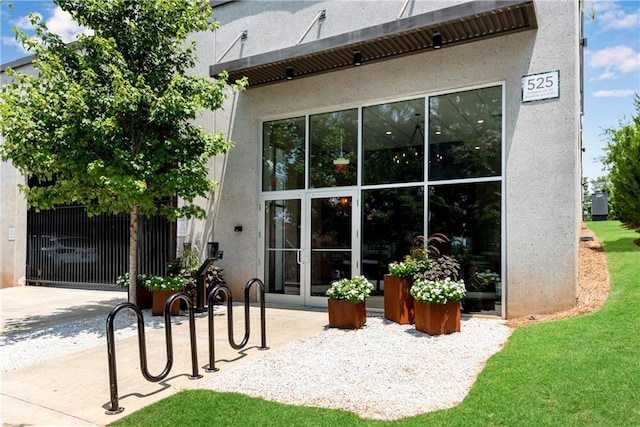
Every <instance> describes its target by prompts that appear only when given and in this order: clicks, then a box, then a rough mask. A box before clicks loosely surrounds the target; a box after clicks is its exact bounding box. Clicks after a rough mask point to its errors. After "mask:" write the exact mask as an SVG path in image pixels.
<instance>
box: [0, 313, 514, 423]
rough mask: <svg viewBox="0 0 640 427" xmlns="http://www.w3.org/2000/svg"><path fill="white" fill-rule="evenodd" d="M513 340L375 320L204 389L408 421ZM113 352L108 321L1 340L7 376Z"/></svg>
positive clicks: (126, 323) (129, 323) (492, 324)
mask: <svg viewBox="0 0 640 427" xmlns="http://www.w3.org/2000/svg"><path fill="white" fill-rule="evenodd" d="M143 312H144V319H145V324H146V327H145V329H146V330H149V329H160V328H163V327H164V317H163V316H151V313H150V310H144V311H143ZM183 320H184V319H182V318H180V317H178V318H174V319H173V321H174V322H176V323H179V322H181V321H183ZM114 329H115V335H116V339H121V338H125V337H129V336H134V335H135V334H136V333H137V328H136V319H135V317H134V316H133V315H131V314H130V313H129V312H127V311H124V313H120V314H119V315H118V316H117V317H116V320H115V323H114ZM511 331H512V329H511V328H509V327H507V326H506V325H505V322H504V321H502V320H499V319H486V318H463V319H462V324H461V332H460V333H454V334H450V335H442V336H433V337H432V336H429V335H427V334H423V333H421V332H417V331H416V330H415V328H414V327H413V325H399V324H397V323H394V322H390V321H388V320H385V319H384V318H383V317H382V315H381V314H380V313H371V312H370V313H368V318H367V324H366V325H365V326H364V327H363V328H362V329H359V330H342V329H332V328H327V329H325V330H322V331H320V332H318V333H316V334H315V335H312V336H310V337H307V338H305V339H302V340H299V341H296V342H294V343H292V344H289V345H288V346H285V347H283V348H281V349H274V350H269V351H267V352H264V353H263V355H261V357H259V358H256V359H252V360H249V361H247V362H244V363H243V364H240V365H237V366H236V367H233V368H229V369H225V370H220V371H219V372H217V373H216V374H214V375H213V376H211V377H209V378H207V379H206V380H203V381H198V384H196V385H195V386H196V387H199V388H208V389H212V390H217V391H231V392H239V393H244V394H247V395H250V396H255V397H262V398H264V399H267V400H271V401H277V402H282V403H289V404H294V405H305V406H318V407H326V408H335V409H343V410H347V411H352V412H355V413H357V414H359V415H360V416H362V417H364V418H373V419H397V418H403V417H408V416H413V415H416V414H419V413H424V412H430V411H434V410H438V409H445V408H449V407H452V406H455V405H456V404H458V403H459V402H460V401H462V399H464V397H465V396H466V394H467V392H468V391H469V389H470V388H471V386H472V385H473V382H474V381H475V379H476V377H477V375H478V373H479V372H480V370H482V368H483V366H484V364H485V362H486V360H487V359H488V358H489V357H490V356H491V355H492V354H494V353H496V352H497V351H499V350H500V348H501V347H502V345H503V344H504V343H505V342H506V340H507V338H508V337H509V335H510V334H511ZM105 345H106V336H105V316H104V315H99V316H95V317H90V318H87V319H83V320H77V321H73V322H69V323H66V324H64V325H56V326H53V327H48V328H43V329H39V330H33V331H30V332H25V333H17V334H11V335H5V336H2V337H0V371H1V372H8V371H11V370H14V369H18V368H22V367H26V366H29V365H32V364H34V363H38V362H42V361H46V360H50V359H53V358H56V357H60V356H63V355H66V354H70V353H75V352H78V351H81V350H83V349H86V348H91V347H97V346H105Z"/></svg>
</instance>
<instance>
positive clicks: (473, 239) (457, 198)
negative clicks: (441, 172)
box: [429, 182, 501, 296]
mask: <svg viewBox="0 0 640 427" xmlns="http://www.w3.org/2000/svg"><path fill="white" fill-rule="evenodd" d="M500 205H501V198H500V182H483V183H473V184H455V185H438V186H431V187H429V214H430V219H429V234H433V233H443V234H444V235H446V236H447V237H449V238H450V239H451V242H450V243H449V245H448V248H446V251H445V252H448V253H449V254H451V255H452V256H454V257H455V258H456V259H457V260H458V261H459V262H460V264H461V267H462V273H463V279H464V281H465V283H466V284H467V290H469V291H482V292H493V293H494V294H495V295H496V296H498V295H500V288H499V283H493V284H490V285H488V286H484V285H483V284H482V283H480V281H479V278H478V276H477V273H486V272H487V271H489V272H492V273H495V274H496V275H498V276H499V275H500V273H501V257H500V250H501V243H500V241H501V232H500V210H501V206H500Z"/></svg>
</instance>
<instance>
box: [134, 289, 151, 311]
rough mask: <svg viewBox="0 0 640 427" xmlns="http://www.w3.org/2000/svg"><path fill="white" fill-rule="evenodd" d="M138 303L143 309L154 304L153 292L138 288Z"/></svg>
mask: <svg viewBox="0 0 640 427" xmlns="http://www.w3.org/2000/svg"><path fill="white" fill-rule="evenodd" d="M136 304H137V305H138V307H140V309H141V310H144V309H145V308H151V306H152V304H153V293H152V292H151V291H149V290H147V289H139V288H137V289H136Z"/></svg>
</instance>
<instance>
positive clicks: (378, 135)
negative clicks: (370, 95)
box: [362, 98, 424, 184]
mask: <svg viewBox="0 0 640 427" xmlns="http://www.w3.org/2000/svg"><path fill="white" fill-rule="evenodd" d="M362 121H363V123H362V129H363V130H362V141H363V151H362V152H363V154H362V157H363V177H362V183H363V184H387V183H394V182H418V181H422V179H423V176H424V98H420V99H414V100H410V101H402V102H394V103H390V104H381V105H374V106H371V107H365V108H363V109H362Z"/></svg>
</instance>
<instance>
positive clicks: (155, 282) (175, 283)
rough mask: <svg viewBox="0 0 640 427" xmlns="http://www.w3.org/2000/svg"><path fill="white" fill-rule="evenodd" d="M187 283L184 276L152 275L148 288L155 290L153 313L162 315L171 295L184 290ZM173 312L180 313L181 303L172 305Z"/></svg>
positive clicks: (174, 313) (148, 281)
mask: <svg viewBox="0 0 640 427" xmlns="http://www.w3.org/2000/svg"><path fill="white" fill-rule="evenodd" d="M185 285H186V282H185V279H184V277H182V276H167V277H159V276H151V277H149V279H148V280H147V289H149V290H150V291H152V292H153V304H152V307H151V314H153V315H154V316H161V315H162V314H163V312H164V306H165V304H166V302H167V300H168V299H169V297H170V296H171V295H173V294H174V293H176V292H181V291H183V290H184V287H185ZM171 314H172V315H177V314H180V304H179V303H174V304H173V305H172V306H171Z"/></svg>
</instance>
